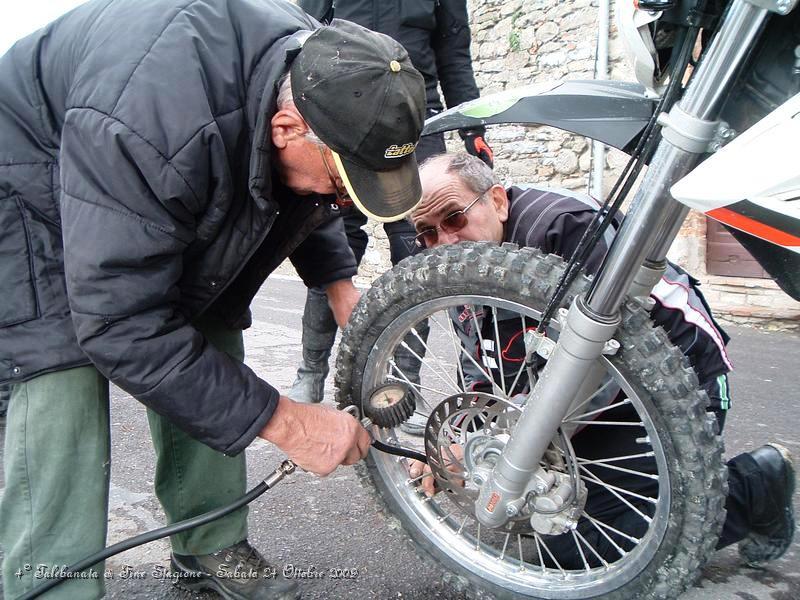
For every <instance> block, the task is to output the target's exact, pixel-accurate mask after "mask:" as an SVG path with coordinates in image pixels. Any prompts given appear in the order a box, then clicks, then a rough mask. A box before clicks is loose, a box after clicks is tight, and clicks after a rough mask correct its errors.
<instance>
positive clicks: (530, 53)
mask: <svg viewBox="0 0 800 600" xmlns="http://www.w3.org/2000/svg"><path fill="white" fill-rule="evenodd" d="M468 7H469V11H470V18H471V28H472V38H473V44H472V56H473V59H474V62H473V65H474V71H475V78H476V80H477V83H478V86H479V88H480V89H481V93H482V95H486V94H490V93H493V92H499V91H503V90H505V89H509V88H514V87H519V86H521V85H525V84H527V83H532V82H539V81H552V80H557V79H591V78H593V76H594V68H595V66H594V61H595V49H596V42H597V39H596V38H597V34H596V32H597V26H596V23H597V1H596V0H558V1H556V0H468ZM613 8H614V2H612V18H611V24H610V41H609V74H608V77H609V78H610V79H620V80H628V81H632V80H633V75H632V72H631V70H630V68H629V67H628V65H627V64H626V62H625V58H624V51H623V46H622V43H621V41H620V40H619V36H618V34H617V30H616V25H615V22H614V15H613ZM486 137H487V140H488V141H489V143H490V144H491V146H492V148H493V149H494V152H495V167H496V170H497V172H498V174H499V175H500V177H501V179H502V180H503V181H505V182H506V183H508V184H513V183H520V182H547V183H548V184H549V185H554V186H560V187H565V188H569V189H576V190H581V191H587V189H588V183H589V171H590V168H591V153H590V149H591V145H590V144H589V143H588V142H587V140H586V139H585V138H582V137H579V136H574V135H570V134H567V133H565V132H563V131H559V130H556V129H553V128H547V127H540V128H529V127H521V126H513V125H508V126H503V127H492V128H489V130H488V132H487V136H486ZM448 148H449V149H451V150H461V149H462V148H463V146H462V144H461V141H460V140H459V138H458V137H457V136H456V135H454V134H453V135H451V136H450V137H449V139H448ZM626 160H627V157H626V156H625V155H624V154H623V153H621V152H618V151H614V150H612V151H610V152H608V153H607V154H606V158H605V165H604V166H605V171H604V173H605V176H604V192H606V193H607V192H608V191H609V190H610V188H611V185H613V182H614V180H615V178H616V175H617V174H618V173H619V170H620V169H621V168H622V166H623V165H624V164H625V161H626ZM366 229H367V231H368V232H369V233H370V242H369V247H368V248H367V252H366V255H365V257H364V260H363V262H362V265H361V269H360V271H359V276H358V283H360V284H368V283H369V282H371V281H372V280H373V279H374V278H375V277H377V276H378V275H380V274H381V273H383V272H384V271H385V270H386V269H388V268H389V267H390V264H389V258H388V256H389V254H388V242H387V239H386V236H385V234H384V232H383V228H382V227H381V226H380V225H379V224H377V223H373V222H370V223H368V224H367V226H366ZM670 258H671V259H672V260H675V262H678V263H679V264H682V265H683V266H685V268H687V269H688V270H689V271H691V272H692V273H693V274H694V275H695V276H697V277H698V278H699V279H701V281H702V282H703V290H704V292H705V294H706V296H707V298H708V300H709V302H710V303H711V304H712V306H713V307H714V310H715V313H716V314H718V315H719V316H720V317H721V319H722V320H728V321H733V322H736V323H746V324H753V325H760V326H767V327H780V328H797V329H800V303H797V302H794V301H792V300H791V299H790V298H789V297H788V296H787V295H786V294H784V293H783V292H781V291H780V290H779V289H778V288H777V286H776V285H775V284H774V283H773V282H771V281H769V280H761V279H750V278H738V277H737V278H732V277H715V276H710V275H708V274H707V273H706V269H705V220H704V218H703V217H702V215H699V214H696V213H695V214H692V215H691V216H690V218H689V219H687V222H686V224H685V225H684V227H683V228H682V230H681V233H680V235H679V238H678V239H677V240H676V243H675V245H674V246H673V249H672V251H671V253H670Z"/></svg>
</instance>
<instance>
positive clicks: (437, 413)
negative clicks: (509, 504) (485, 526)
mask: <svg viewBox="0 0 800 600" xmlns="http://www.w3.org/2000/svg"><path fill="white" fill-rule="evenodd" d="M520 414H521V409H520V407H518V406H517V405H515V404H512V403H511V402H509V401H507V400H504V399H502V398H499V397H497V396H494V395H492V394H485V393H482V392H469V393H465V394H456V395H454V396H450V397H449V398H445V399H444V400H443V401H442V402H440V403H439V404H438V405H437V406H436V407H435V408H434V409H433V411H431V415H430V418H429V419H428V423H427V426H426V428H425V453H426V455H427V457H428V464H429V465H430V467H431V471H432V473H433V477H434V479H435V481H436V485H437V486H438V488H439V489H440V490H442V491H443V492H446V493H447V495H448V497H449V498H450V499H451V500H452V501H453V503H455V504H456V505H457V506H458V508H459V509H460V510H461V512H462V513H463V514H465V515H469V516H470V517H472V518H473V519H475V501H476V499H477V498H478V493H479V492H480V487H479V485H478V482H477V481H476V479H478V477H477V473H476V470H477V469H476V468H481V467H483V468H491V467H492V466H493V462H492V461H493V460H495V459H496V458H497V457H498V456H499V453H500V451H502V448H503V446H504V445H505V442H506V440H507V439H508V437H509V436H510V434H511V431H512V429H513V428H514V425H516V423H517V420H518V419H519V415H520ZM448 467H450V468H449V469H448ZM478 481H480V480H479V479H478ZM475 520H476V521H477V519H475ZM497 531H505V532H509V533H524V532H530V531H533V530H532V528H531V524H530V514H525V512H522V511H521V512H520V513H519V514H518V515H516V516H514V517H512V518H510V519H509V521H508V522H507V523H506V524H505V525H504V526H503V527H499V528H497Z"/></svg>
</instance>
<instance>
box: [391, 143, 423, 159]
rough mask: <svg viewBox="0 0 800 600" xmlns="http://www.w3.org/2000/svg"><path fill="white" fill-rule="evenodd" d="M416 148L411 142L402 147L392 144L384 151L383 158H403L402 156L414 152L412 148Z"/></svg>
mask: <svg viewBox="0 0 800 600" xmlns="http://www.w3.org/2000/svg"><path fill="white" fill-rule="evenodd" d="M416 147H417V145H416V144H414V143H412V142H408V143H406V144H403V145H402V146H398V145H397V144H392V145H391V146H389V147H388V148H387V149H386V152H384V153H383V157H384V158H403V157H404V156H408V155H409V154H411V153H412V152H414V148H416Z"/></svg>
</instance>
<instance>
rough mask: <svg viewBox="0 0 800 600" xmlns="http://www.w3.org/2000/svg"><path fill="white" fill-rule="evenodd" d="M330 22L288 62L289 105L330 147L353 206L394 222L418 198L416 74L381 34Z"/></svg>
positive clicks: (420, 99)
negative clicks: (292, 103) (369, 37)
mask: <svg viewBox="0 0 800 600" xmlns="http://www.w3.org/2000/svg"><path fill="white" fill-rule="evenodd" d="M365 31H368V30H366V29H364V28H363V27H361V26H360V25H356V24H355V23H351V22H350V21H342V20H336V19H335V20H334V21H333V22H332V23H331V26H330V27H323V28H321V29H319V30H318V31H317V32H315V33H314V34H313V35H312V36H311V37H310V38H309V39H308V40H307V41H306V42H305V43H304V44H303V51H302V52H300V55H299V56H298V57H297V60H295V62H294V64H293V65H292V69H291V73H292V92H293V94H294V100H295V104H296V105H297V108H298V109H299V111H300V114H301V115H303V118H304V119H305V120H306V121H307V122H308V124H309V125H310V127H311V129H312V130H313V131H314V133H316V134H317V135H318V136H319V137H320V139H321V140H322V141H323V142H324V143H325V144H326V145H327V146H328V147H329V148H330V149H331V151H332V153H333V159H334V161H335V163H336V167H337V169H338V172H339V175H340V177H341V178H342V181H343V182H344V185H345V186H346V188H347V192H348V193H349V196H350V198H351V199H352V200H353V202H354V203H355V204H356V206H357V207H358V208H359V210H361V212H363V213H364V214H366V215H367V216H368V217H371V218H373V219H375V220H377V221H384V222H386V221H396V220H399V219H401V218H402V217H404V216H405V215H407V214H408V213H409V212H411V210H412V209H413V208H414V206H416V204H417V203H418V202H419V200H420V197H421V195H422V190H421V188H420V183H419V174H418V169H417V161H416V159H415V158H414V148H416V146H417V141H418V140H419V134H420V131H422V127H423V125H424V121H425V112H424V111H425V94H424V87H420V86H422V85H424V82H423V79H422V76H421V75H420V74H419V72H418V71H417V70H416V69H414V67H413V66H412V65H411V61H410V60H409V58H408V53H407V52H406V51H405V49H403V47H402V46H400V44H398V43H397V42H395V41H394V40H392V39H391V38H390V37H388V36H384V35H381V34H372V35H373V38H374V43H365V37H364V32H365Z"/></svg>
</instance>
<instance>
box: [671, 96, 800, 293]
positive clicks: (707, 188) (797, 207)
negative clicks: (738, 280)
mask: <svg viewBox="0 0 800 600" xmlns="http://www.w3.org/2000/svg"><path fill="white" fill-rule="evenodd" d="M799 158H800V94H797V95H796V96H794V97H793V98H791V99H789V100H788V101H787V102H786V103H784V104H783V105H781V106H780V107H778V108H777V109H776V110H775V111H773V112H772V113H770V114H769V115H767V116H766V117H765V118H764V119H762V120H761V121H759V122H758V123H756V124H755V125H753V126H752V127H751V128H750V129H748V130H747V131H745V132H744V133H743V134H742V135H740V136H739V137H738V138H736V139H735V140H733V141H732V142H731V143H730V144H728V145H727V146H725V147H724V148H722V149H721V150H720V151H719V152H717V153H716V154H714V155H713V156H711V157H710V158H708V159H707V160H706V161H704V162H703V163H701V164H700V165H699V166H698V167H696V168H695V169H694V170H693V171H692V172H691V173H689V174H688V175H686V177H684V178H683V179H681V180H680V181H678V182H677V183H676V184H675V185H673V186H672V189H671V193H672V196H673V197H674V198H675V199H676V200H678V201H679V202H682V203H683V204H686V205H687V206H690V207H691V208H694V209H696V210H699V211H701V212H703V213H705V214H706V215H708V216H709V217H711V218H712V219H715V220H717V221H720V222H721V223H723V224H725V225H726V226H727V227H729V228H733V229H734V230H736V233H735V234H734V235H735V237H736V238H737V239H738V240H739V241H740V243H742V245H744V246H745V247H746V248H747V249H748V250H749V251H750V253H751V254H753V256H754V258H755V259H756V260H758V262H759V263H760V264H761V266H762V267H764V269H765V270H766V271H767V272H768V273H770V275H772V276H773V277H774V278H775V280H776V282H777V283H778V285H780V286H781V288H783V289H784V290H785V291H786V292H787V293H788V294H789V295H790V296H792V297H793V298H795V299H800V162H798V159H799ZM756 240H758V242H757V241H756ZM763 242H769V243H770V244H772V246H769V245H765V244H764V243H763Z"/></svg>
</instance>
